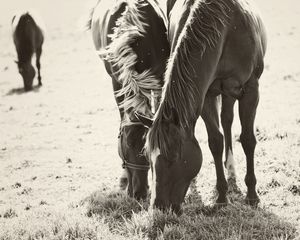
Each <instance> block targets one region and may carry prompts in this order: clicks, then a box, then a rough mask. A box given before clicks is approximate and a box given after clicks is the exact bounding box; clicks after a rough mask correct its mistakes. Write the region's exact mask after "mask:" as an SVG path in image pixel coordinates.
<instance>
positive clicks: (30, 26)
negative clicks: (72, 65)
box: [12, 12, 44, 91]
mask: <svg viewBox="0 0 300 240" xmlns="http://www.w3.org/2000/svg"><path fill="white" fill-rule="evenodd" d="M33 16H34V15H33V14H32V13H29V12H25V13H20V14H17V15H15V16H14V17H13V19H12V28H13V41H14V44H15V47H16V50H17V54H18V61H16V63H17V65H18V69H19V73H20V74H21V75H22V78H23V82H24V88H25V90H26V91H28V90H31V89H32V83H33V79H34V76H35V70H34V67H33V66H32V64H31V59H32V56H33V54H34V53H35V54H36V67H37V70H38V81H39V86H41V85H42V77H41V73H40V70H41V63H40V57H41V54H42V45H43V42H44V27H43V24H42V22H41V21H40V20H38V17H33Z"/></svg>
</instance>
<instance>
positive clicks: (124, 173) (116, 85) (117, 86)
mask: <svg viewBox="0 0 300 240" xmlns="http://www.w3.org/2000/svg"><path fill="white" fill-rule="evenodd" d="M104 64H105V68H106V71H107V72H108V73H109V74H110V76H111V80H112V86H113V90H114V96H115V100H116V103H117V105H118V106H119V104H120V103H121V102H122V101H123V99H124V97H116V94H115V92H116V91H119V90H120V89H121V88H122V85H121V84H120V83H119V82H118V81H117V79H116V77H114V75H113V73H112V72H113V69H112V67H111V65H110V63H108V62H106V61H105V62H104ZM119 113H120V120H121V123H120V128H119V136H118V137H119V138H120V137H121V135H120V134H121V132H120V131H121V124H122V121H123V119H124V111H123V110H122V109H120V108H119ZM118 145H119V146H118V149H119V151H122V146H121V141H119V142H118ZM128 179H129V177H128V171H127V169H126V168H124V169H123V171H122V174H121V177H120V179H119V187H120V189H121V190H125V189H126V188H127V186H128V184H129V181H128ZM128 190H129V189H128Z"/></svg>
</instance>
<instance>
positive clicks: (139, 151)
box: [87, 0, 170, 199]
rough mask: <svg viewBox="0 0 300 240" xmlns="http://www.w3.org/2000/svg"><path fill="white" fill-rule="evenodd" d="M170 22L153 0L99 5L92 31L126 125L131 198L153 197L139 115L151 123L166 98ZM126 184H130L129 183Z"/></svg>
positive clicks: (104, 0) (123, 144)
mask: <svg viewBox="0 0 300 240" xmlns="http://www.w3.org/2000/svg"><path fill="white" fill-rule="evenodd" d="M165 22H166V20H165V17H164V15H163V12H162V11H161V9H160V8H159V6H158V4H157V2H156V1H154V0H147V1H146V0H127V1H125V0H100V1H98V3H97V5H96V6H95V7H94V8H93V9H92V11H91V16H90V19H89V22H88V24H87V27H88V28H89V29H91V31H92V37H93V41H94V45H95V48H96V50H98V53H99V56H100V58H101V59H102V60H103V61H104V64H105V68H106V71H107V73H108V74H109V75H110V77H111V79H112V84H113V90H114V95H115V99H116V102H117V104H118V106H119V112H120V117H121V124H120V130H119V143H118V145H119V146H118V150H119V155H120V157H121V158H122V160H123V168H124V169H125V173H126V174H125V175H123V177H121V179H120V183H121V184H120V185H123V187H124V188H125V187H126V185H127V183H128V188H127V192H128V194H129V196H131V197H135V198H137V199H140V198H142V199H144V198H146V196H147V192H148V170H149V168H150V165H149V162H148V160H147V159H146V158H145V156H144V155H143V148H144V144H145V136H146V131H147V128H145V126H144V125H143V124H142V123H141V122H140V121H139V119H138V118H137V117H136V116H135V114H134V113H135V111H137V112H139V113H141V114H143V115H145V116H147V117H149V118H151V117H153V113H154V111H155V105H156V106H158V101H159V98H160V95H161V88H162V86H163V75H164V72H165V69H166V64H167V59H168V57H169V54H170V46H169V43H168V39H167V29H166V25H165ZM124 182H125V184H124Z"/></svg>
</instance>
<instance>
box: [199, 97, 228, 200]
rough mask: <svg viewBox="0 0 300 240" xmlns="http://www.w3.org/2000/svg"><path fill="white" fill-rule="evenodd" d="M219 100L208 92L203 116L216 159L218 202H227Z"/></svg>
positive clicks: (209, 142)
mask: <svg viewBox="0 0 300 240" xmlns="http://www.w3.org/2000/svg"><path fill="white" fill-rule="evenodd" d="M218 100H219V99H218V97H215V96H211V95H210V94H209V93H208V94H207V95H206V97H205V101H204V105H203V109H202V114H201V116H202V118H203V120H204V123H205V125H206V129H207V134H208V144H209V148H210V151H211V153H212V155H213V157H214V161H215V168H216V173H217V191H218V193H219V196H218V199H217V203H225V202H226V201H227V199H226V193H227V190H228V185H227V181H226V178H225V174H224V168H223V163H222V154H223V135H222V133H221V132H220V127H219V113H218Z"/></svg>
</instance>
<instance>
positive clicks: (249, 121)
mask: <svg viewBox="0 0 300 240" xmlns="http://www.w3.org/2000/svg"><path fill="white" fill-rule="evenodd" d="M258 101H259V91H258V81H257V79H255V78H251V79H250V80H249V82H248V83H247V85H246V87H245V89H244V94H243V96H242V98H241V99H240V100H239V115H240V121H241V126H242V133H241V136H240V140H241V143H242V147H243V149H244V152H245V155H246V158H247V173H246V177H245V183H246V185H247V187H248V192H247V197H246V201H247V203H249V204H251V205H256V204H257V203H258V202H259V198H258V196H257V193H256V190H255V185H256V177H255V173H254V150H255V146H256V138H255V135H254V131H253V125H254V120H255V115H256V108H257V105H258Z"/></svg>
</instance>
